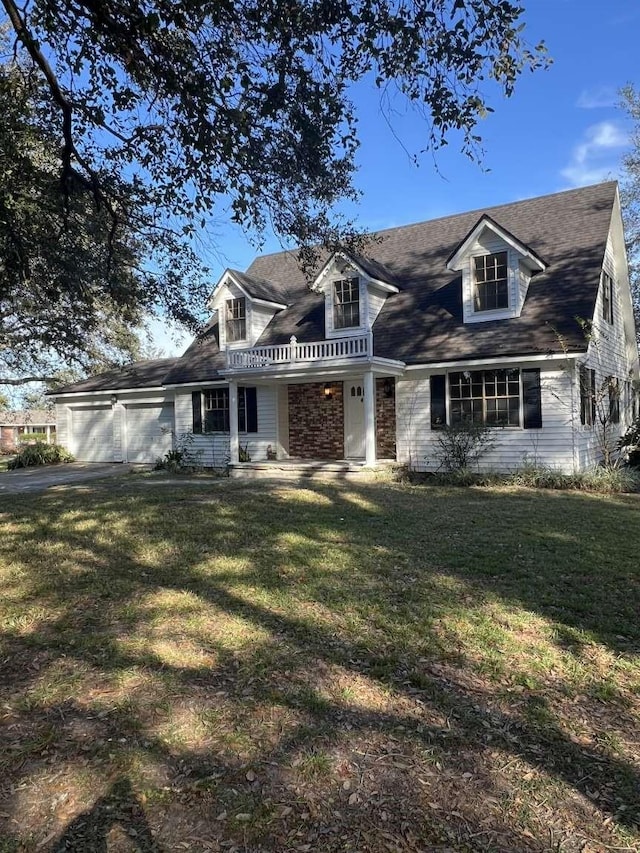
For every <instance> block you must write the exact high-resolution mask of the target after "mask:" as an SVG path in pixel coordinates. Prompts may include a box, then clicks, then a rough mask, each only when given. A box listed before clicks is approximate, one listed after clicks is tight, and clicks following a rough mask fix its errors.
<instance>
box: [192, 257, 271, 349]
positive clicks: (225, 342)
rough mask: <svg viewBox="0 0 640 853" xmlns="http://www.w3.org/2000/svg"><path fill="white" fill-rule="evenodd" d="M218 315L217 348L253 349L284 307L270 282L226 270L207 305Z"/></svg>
mask: <svg viewBox="0 0 640 853" xmlns="http://www.w3.org/2000/svg"><path fill="white" fill-rule="evenodd" d="M207 307H208V308H209V309H210V310H211V312H212V313H213V314H216V313H217V315H218V327H219V335H220V349H221V350H222V349H226V348H227V347H229V348H230V349H242V348H243V347H250V346H254V344H255V343H256V341H257V340H258V338H259V337H260V335H261V334H262V333H263V332H264V330H265V329H266V327H267V326H268V325H269V323H270V322H271V320H272V319H273V317H274V316H275V314H276V313H277V312H278V311H282V310H283V309H284V308H286V307H287V306H286V305H285V304H284V303H283V302H280V301H278V294H277V293H276V292H275V289H274V288H273V286H272V285H271V284H270V283H269V282H265V281H262V280H258V279H254V278H252V277H251V276H248V275H247V274H246V273H241V272H238V271H237V270H225V272H224V274H223V275H222V278H221V279H220V281H219V282H218V283H217V284H216V286H215V287H214V289H213V292H212V294H211V296H210V298H209V302H208V303H207Z"/></svg>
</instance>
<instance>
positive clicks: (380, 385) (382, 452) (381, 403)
mask: <svg viewBox="0 0 640 853" xmlns="http://www.w3.org/2000/svg"><path fill="white" fill-rule="evenodd" d="M387 388H390V390H391V396H387ZM395 391H396V385H395V381H394V380H393V379H388V380H385V379H377V380H376V455H377V457H378V459H395V458H396V393H395Z"/></svg>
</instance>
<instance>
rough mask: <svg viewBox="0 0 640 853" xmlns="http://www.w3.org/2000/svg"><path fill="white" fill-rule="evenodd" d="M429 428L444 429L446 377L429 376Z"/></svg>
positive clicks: (445, 419)
mask: <svg viewBox="0 0 640 853" xmlns="http://www.w3.org/2000/svg"><path fill="white" fill-rule="evenodd" d="M430 381H431V429H444V428H445V426H446V425H447V398H446V395H447V377H446V376H445V375H444V373H442V374H437V375H436V376H432V377H431V380H430Z"/></svg>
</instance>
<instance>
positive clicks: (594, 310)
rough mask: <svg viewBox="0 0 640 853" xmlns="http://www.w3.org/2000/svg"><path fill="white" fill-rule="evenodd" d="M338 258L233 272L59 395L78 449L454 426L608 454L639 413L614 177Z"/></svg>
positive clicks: (512, 441)
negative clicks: (166, 327) (150, 356)
mask: <svg viewBox="0 0 640 853" xmlns="http://www.w3.org/2000/svg"><path fill="white" fill-rule="evenodd" d="M365 251H366V256H365V255H364V254H355V253H353V252H351V251H350V250H349V249H348V248H345V249H343V250H340V251H337V252H335V253H333V254H327V256H326V257H325V258H324V263H323V265H322V268H321V269H320V271H319V272H318V274H317V276H316V277H315V279H314V280H313V281H309V280H307V278H306V277H305V275H304V274H303V272H302V271H301V269H300V268H299V267H298V265H297V262H296V259H295V257H294V256H293V254H292V253H290V252H280V253H276V254H274V255H265V256H262V257H259V258H257V259H256V260H255V261H254V263H253V264H252V265H251V266H250V267H249V269H248V270H247V271H246V272H239V271H237V270H227V271H226V272H225V273H224V274H223V276H222V277H221V279H220V281H219V282H218V284H217V285H216V286H215V287H214V289H213V292H212V294H211V297H210V299H209V302H208V307H209V309H210V311H211V320H210V322H209V324H208V326H207V329H206V330H205V332H204V334H203V336H202V337H201V338H199V339H197V340H195V341H194V343H193V344H192V345H191V346H190V347H189V348H188V350H187V351H186V352H185V353H184V355H183V356H181V357H180V358H177V359H170V360H161V361H155V362H142V363H137V364H133V365H129V366H127V367H126V368H123V369H122V370H120V371H112V372H111V373H109V374H103V375H101V376H98V377H91V378H89V379H87V380H84V381H83V382H80V383H76V384H75V385H73V386H68V387H66V388H63V389H60V391H58V392H57V393H56V404H57V413H58V435H59V438H60V441H61V442H62V443H64V444H65V445H66V446H67V447H68V448H69V449H70V450H71V452H72V453H74V454H75V455H76V457H77V458H79V459H86V460H94V461H116V462H117V461H123V462H125V461H129V462H153V461H155V459H157V458H159V457H161V456H163V455H164V454H165V453H166V452H167V451H168V450H169V449H171V448H172V447H183V446H185V445H188V446H189V447H190V448H191V450H192V452H193V453H194V454H195V456H196V457H197V459H198V461H199V462H200V464H202V465H204V466H207V467H215V468H219V467H226V466H227V465H228V464H231V465H232V466H236V465H239V464H247V460H249V459H251V460H252V461H253V462H264V463H268V462H271V461H275V460H283V459H307V460H352V461H359V462H361V463H364V464H366V465H375V464H377V462H378V461H379V460H380V459H395V460H397V461H398V462H401V463H404V464H407V465H409V466H410V467H411V468H414V469H416V470H420V471H436V470H438V469H439V468H440V467H441V466H442V464H443V459H442V456H441V453H440V449H439V448H440V438H441V436H442V435H443V433H442V431H443V430H446V429H448V428H450V427H452V426H455V425H457V424H460V423H465V422H468V421H471V422H473V423H476V424H483V425H484V426H487V427H488V428H489V430H490V433H491V437H492V446H491V449H490V450H488V451H487V452H486V454H485V455H484V456H483V457H482V458H481V460H480V461H479V463H478V464H479V466H480V467H481V468H485V469H501V470H512V469H515V468H518V467H519V466H522V465H523V464H525V463H533V464H536V465H545V466H550V467H553V468H556V469H559V470H563V471H574V470H580V469H584V468H586V467H590V466H593V465H595V464H598V463H599V462H600V461H602V459H603V457H604V456H606V455H607V452H609V451H612V450H615V446H616V444H617V441H618V438H619V436H620V435H621V434H622V432H623V431H624V430H625V429H626V427H627V426H628V425H629V423H630V422H631V420H632V418H633V416H634V412H635V411H636V408H637V396H638V380H639V365H638V350H637V346H636V337H635V328H634V322H633V312H632V306H631V295H630V288H629V275H628V268H627V259H626V255H625V248H624V238H623V232H622V219H621V215H620V203H619V198H618V191H617V186H616V184H615V183H611V182H610V183H603V184H598V185H595V186H593V187H585V188H582V189H578V190H570V191H568V192H564V193H557V194H555V195H550V196H543V197H541V198H534V199H528V200H525V201H520V202H516V203H512V204H506V205H502V206H499V207H493V208H489V209H486V210H478V211H472V212H471V213H464V214H459V215H457V216H451V217H445V218H443V219H438V220H432V221H428V222H423V223H418V224H416V225H409V226H404V227H401V228H395V229H390V230H389V231H384V232H381V233H380V234H378V235H376V239H375V240H372V241H371V243H370V244H369V245H368V246H367V247H366V250H365Z"/></svg>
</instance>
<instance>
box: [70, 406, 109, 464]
mask: <svg viewBox="0 0 640 853" xmlns="http://www.w3.org/2000/svg"><path fill="white" fill-rule="evenodd" d="M71 424H72V441H71V442H70V444H71V449H72V453H73V455H74V456H75V457H76V459H77V460H78V462H113V412H112V410H111V407H110V406H108V407H107V406H104V407H102V406H93V407H92V408H87V409H73V410H72V414H71Z"/></svg>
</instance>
